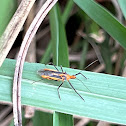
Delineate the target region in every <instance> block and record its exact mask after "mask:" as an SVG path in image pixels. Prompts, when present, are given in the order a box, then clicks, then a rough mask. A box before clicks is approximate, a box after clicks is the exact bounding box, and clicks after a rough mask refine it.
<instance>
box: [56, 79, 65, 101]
mask: <svg viewBox="0 0 126 126" xmlns="http://www.w3.org/2000/svg"><path fill="white" fill-rule="evenodd" d="M63 82H64V81H63ZM63 82H62V83H61V84H60V85H59V87H58V88H57V91H58V96H59V99H60V100H61V98H60V94H59V88H60V87H61V86H62V85H63Z"/></svg>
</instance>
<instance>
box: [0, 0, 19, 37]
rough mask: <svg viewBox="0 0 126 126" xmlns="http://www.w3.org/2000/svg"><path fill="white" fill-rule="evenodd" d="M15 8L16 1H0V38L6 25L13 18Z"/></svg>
mask: <svg viewBox="0 0 126 126" xmlns="http://www.w3.org/2000/svg"><path fill="white" fill-rule="evenodd" d="M16 7H17V2H16V0H1V1H0V36H1V35H2V33H3V32H4V30H5V28H6V26H7V24H8V23H9V21H10V19H11V17H12V16H13V14H14V12H15V10H16Z"/></svg>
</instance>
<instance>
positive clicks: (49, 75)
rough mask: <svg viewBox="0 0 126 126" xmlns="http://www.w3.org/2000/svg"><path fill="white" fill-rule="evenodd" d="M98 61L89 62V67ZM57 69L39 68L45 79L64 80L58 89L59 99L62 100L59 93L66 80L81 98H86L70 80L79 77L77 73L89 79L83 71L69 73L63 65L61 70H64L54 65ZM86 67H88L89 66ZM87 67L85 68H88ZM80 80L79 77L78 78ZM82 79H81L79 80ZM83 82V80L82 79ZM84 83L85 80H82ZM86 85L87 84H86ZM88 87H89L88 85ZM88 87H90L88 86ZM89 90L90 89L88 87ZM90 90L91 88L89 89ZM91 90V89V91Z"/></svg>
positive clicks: (39, 72)
mask: <svg viewBox="0 0 126 126" xmlns="http://www.w3.org/2000/svg"><path fill="white" fill-rule="evenodd" d="M96 61H98V60H96ZM96 61H94V62H92V63H91V64H89V65H88V66H87V67H89V66H90V65H92V64H93V63H95V62H96ZM53 66H54V67H55V68H56V70H53V69H42V70H39V71H38V74H39V75H40V76H41V77H42V78H44V79H48V80H55V81H62V83H61V84H60V85H59V87H58V88H57V91H58V96H59V99H60V100H61V98H60V94H59V89H60V87H61V86H62V85H63V83H64V81H68V83H69V84H70V86H71V87H72V89H73V90H74V91H75V92H76V93H77V94H78V95H79V96H80V98H81V99H82V100H83V101H85V100H84V98H83V97H82V96H81V95H80V94H79V93H78V92H77V91H76V89H75V88H74V87H73V85H72V84H71V82H70V81H69V80H70V79H77V78H76V76H77V75H79V74H80V75H82V76H83V77H84V78H85V79H87V78H86V77H85V76H84V75H83V74H82V73H81V72H79V73H77V74H75V75H69V74H67V73H66V72H64V71H63V68H62V66H60V67H61V70H62V72H60V71H59V70H58V69H57V67H56V66H55V65H53ZM87 67H86V68H87ZM86 68H85V69H86ZM78 80H79V79H78ZM79 81H81V80H79ZM81 82H82V81H81ZM82 83H83V82H82ZM84 86H85V87H86V85H84ZM86 88H87V87H86ZM87 89H88V88H87ZM88 90H89V89H88ZM89 91H90V90H89ZM90 92H91V91H90Z"/></svg>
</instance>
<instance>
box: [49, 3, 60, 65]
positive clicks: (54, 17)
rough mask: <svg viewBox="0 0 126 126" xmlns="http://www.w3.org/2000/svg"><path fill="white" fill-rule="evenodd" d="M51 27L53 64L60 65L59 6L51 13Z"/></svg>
mask: <svg viewBox="0 0 126 126" xmlns="http://www.w3.org/2000/svg"><path fill="white" fill-rule="evenodd" d="M49 15H50V26H51V38H52V48H53V63H54V64H55V65H58V60H59V59H58V58H59V41H60V40H59V37H60V36H59V21H58V13H57V6H56V5H55V6H54V7H53V8H52V9H51V11H50V14H49Z"/></svg>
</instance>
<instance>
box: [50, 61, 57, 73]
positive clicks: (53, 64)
mask: <svg viewBox="0 0 126 126" xmlns="http://www.w3.org/2000/svg"><path fill="white" fill-rule="evenodd" d="M48 64H49V65H53V66H54V67H55V68H56V70H57V71H59V70H58V68H57V67H56V65H54V64H53V63H52V62H50V63H48Z"/></svg>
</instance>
